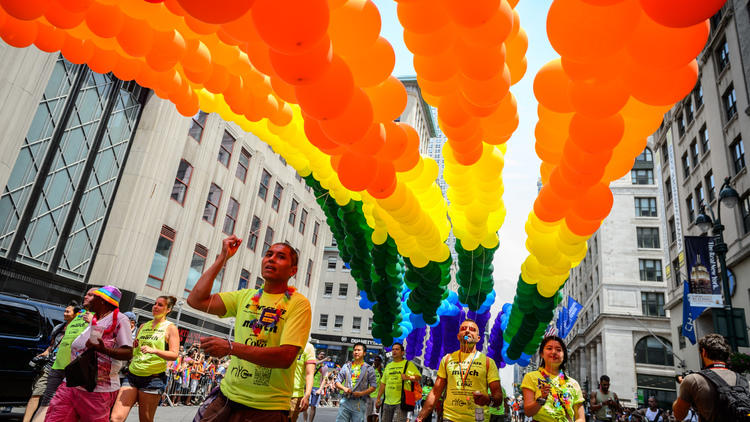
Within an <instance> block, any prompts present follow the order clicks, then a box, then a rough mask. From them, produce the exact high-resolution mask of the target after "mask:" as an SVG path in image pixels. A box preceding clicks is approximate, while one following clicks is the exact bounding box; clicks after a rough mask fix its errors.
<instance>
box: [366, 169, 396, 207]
mask: <svg viewBox="0 0 750 422" xmlns="http://www.w3.org/2000/svg"><path fill="white" fill-rule="evenodd" d="M396 184H397V180H396V169H395V168H394V167H393V165H392V164H391V163H388V162H382V161H378V170H377V173H375V180H373V181H372V182H371V183H370V184H369V185H368V186H367V193H369V194H370V195H371V196H372V197H373V198H377V199H383V198H387V197H389V196H391V195H392V194H393V192H395V191H396Z"/></svg>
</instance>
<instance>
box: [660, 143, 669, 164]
mask: <svg viewBox="0 0 750 422" xmlns="http://www.w3.org/2000/svg"><path fill="white" fill-rule="evenodd" d="M661 163H662V164H664V166H666V165H667V163H669V149H668V148H667V141H664V143H663V144H662V146H661Z"/></svg>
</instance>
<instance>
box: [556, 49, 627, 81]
mask: <svg viewBox="0 0 750 422" xmlns="http://www.w3.org/2000/svg"><path fill="white" fill-rule="evenodd" d="M627 55H628V54H627V50H626V49H624V48H623V49H620V50H618V51H617V52H615V53H613V54H611V55H609V56H607V57H597V58H596V59H593V60H592V61H588V62H581V61H575V60H571V59H570V58H568V57H563V58H562V67H563V70H565V74H566V75H568V76H569V77H570V79H571V80H573V81H582V80H587V79H601V80H611V79H616V78H617V77H618V76H619V75H621V74H622V73H623V70H624V69H623V68H624V66H623V62H626V61H627V60H628V58H627Z"/></svg>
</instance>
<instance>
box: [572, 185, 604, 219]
mask: <svg viewBox="0 0 750 422" xmlns="http://www.w3.org/2000/svg"><path fill="white" fill-rule="evenodd" d="M613 202H614V197H613V196H612V191H611V190H609V187H608V186H607V185H605V184H602V183H597V184H595V185H594V186H592V187H591V188H589V189H588V190H587V191H586V193H585V194H584V195H583V198H582V199H581V200H580V201H578V202H576V204H575V205H574V207H573V212H574V213H575V214H576V215H578V216H579V217H581V218H582V219H585V220H600V221H601V220H604V219H605V218H606V217H607V215H609V212H610V211H611V210H612V204H613Z"/></svg>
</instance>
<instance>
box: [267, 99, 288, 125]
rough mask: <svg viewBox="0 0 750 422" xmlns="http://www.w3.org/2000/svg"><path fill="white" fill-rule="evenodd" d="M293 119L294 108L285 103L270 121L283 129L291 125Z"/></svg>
mask: <svg viewBox="0 0 750 422" xmlns="http://www.w3.org/2000/svg"><path fill="white" fill-rule="evenodd" d="M293 117H294V112H293V111H292V107H291V106H290V105H289V104H286V103H284V104H281V105H280V107H279V109H278V111H276V113H273V114H272V115H271V116H270V117H269V118H268V119H269V120H270V121H271V123H273V124H275V125H276V126H280V127H283V126H286V125H288V124H289V123H291V122H292V118H293Z"/></svg>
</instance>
